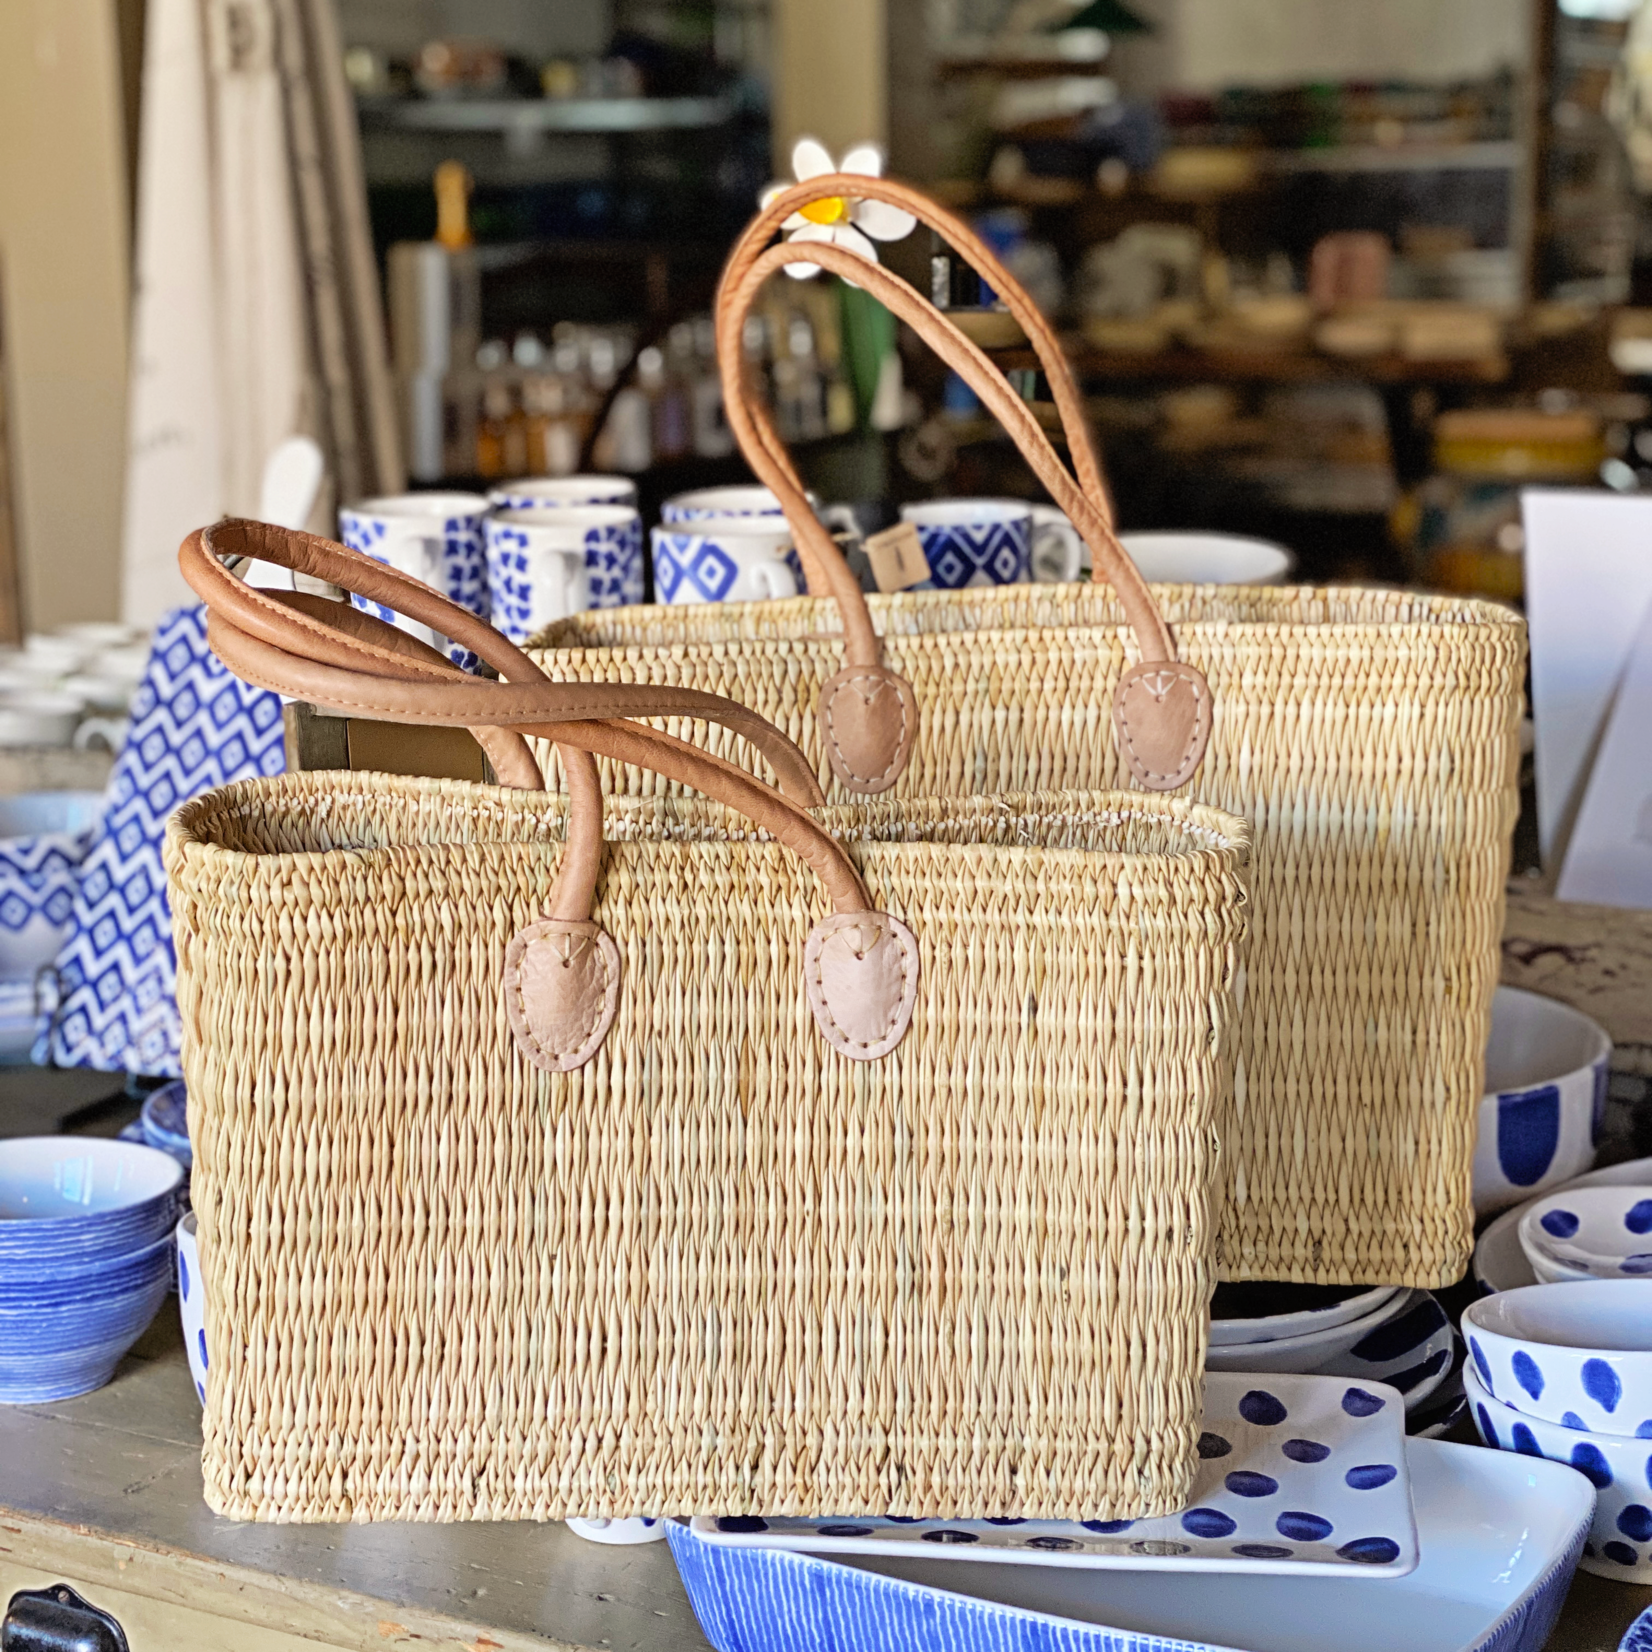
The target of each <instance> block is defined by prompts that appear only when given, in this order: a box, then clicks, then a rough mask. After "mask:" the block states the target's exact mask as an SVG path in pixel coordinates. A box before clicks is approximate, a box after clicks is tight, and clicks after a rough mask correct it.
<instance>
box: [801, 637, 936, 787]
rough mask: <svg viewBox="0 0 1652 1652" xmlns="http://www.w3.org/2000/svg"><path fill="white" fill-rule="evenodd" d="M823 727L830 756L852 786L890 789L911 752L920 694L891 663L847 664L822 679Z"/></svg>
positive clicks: (837, 771)
mask: <svg viewBox="0 0 1652 1652" xmlns="http://www.w3.org/2000/svg"><path fill="white" fill-rule="evenodd" d="M820 728H821V733H822V735H823V736H824V737H825V738H824V744H825V747H826V761H827V762H828V763H830V764H831V766H832V773H833V774H835V775H836V776H837V777H838V779H839V780H841V781H842V782H843V784H844V785H845V786H847V787H848V789H849V790H850V791H852V792H864V793H876V792H886V791H888V790H889V788H890V787H891V786H893V785H894V784H895V782H896V781H897V780H899V779H900V777H901V771H902V770H903V769H905V767H906V762H907V759H908V758H909V757H910V756H911V755H912V741H913V739H914V738H915V737H916V735H917V732H918V698H917V696H916V695H915V694H914V693H913V692H912V685H911V684H910V683H909V682H908V681H907V680H906V679H905V678H904V677H899V676H897V675H896V674H895V673H894V672H893V671H891V670H889V668H888V667H887V666H882V665H850V666H845V667H844V669H843V670H842V671H839V672H838V673H836V675H834V676H831V677H828V678H827V679H826V681H825V682H824V683H823V684H821V688H820Z"/></svg>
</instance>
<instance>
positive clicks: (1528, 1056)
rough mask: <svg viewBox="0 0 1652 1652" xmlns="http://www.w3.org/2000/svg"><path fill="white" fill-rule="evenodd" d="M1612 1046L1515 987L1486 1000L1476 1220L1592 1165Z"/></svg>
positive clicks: (1568, 1014) (1590, 1027) (1561, 1009)
mask: <svg viewBox="0 0 1652 1652" xmlns="http://www.w3.org/2000/svg"><path fill="white" fill-rule="evenodd" d="M1611 1057H1612V1040H1611V1039H1610V1038H1609V1037H1607V1035H1606V1033H1605V1031H1604V1030H1603V1029H1602V1028H1601V1027H1600V1026H1599V1025H1598V1024H1597V1023H1595V1022H1593V1021H1591V1020H1590V1019H1589V1017H1588V1016H1586V1015H1584V1014H1582V1013H1581V1012H1579V1011H1578V1010H1574V1009H1572V1008H1571V1007H1570V1005H1567V1004H1562V1003H1559V1002H1557V1001H1556V1000H1555V999H1553V998H1544V997H1543V996H1542V995H1541V994H1539V993H1535V992H1523V991H1521V990H1520V989H1519V988H1518V987H1499V988H1498V989H1497V992H1496V995H1495V996H1494V998H1493V999H1492V1006H1491V1038H1490V1040H1489V1041H1488V1043H1487V1045H1486V1093H1485V1094H1484V1095H1483V1096H1482V1097H1481V1098H1480V1114H1479V1132H1478V1135H1477V1136H1476V1138H1475V1144H1474V1213H1475V1215H1477V1216H1488V1215H1490V1214H1491V1213H1492V1212H1493V1211H1498V1210H1503V1209H1505V1208H1506V1207H1507V1206H1509V1205H1512V1204H1516V1203H1518V1202H1519V1201H1520V1200H1521V1199H1524V1198H1529V1197H1530V1196H1531V1195H1532V1194H1533V1193H1541V1192H1543V1191H1544V1190H1546V1189H1548V1188H1551V1187H1557V1186H1559V1185H1560V1184H1561V1183H1563V1182H1566V1181H1569V1180H1570V1179H1571V1178H1572V1177H1574V1176H1577V1175H1580V1174H1581V1173H1582V1172H1583V1171H1585V1170H1587V1169H1588V1168H1589V1166H1590V1165H1591V1164H1592V1163H1593V1162H1594V1157H1595V1143H1596V1140H1597V1138H1598V1137H1599V1134H1600V1123H1601V1114H1602V1111H1603V1109H1604V1107H1605V1105H1606V1084H1607V1068H1608V1065H1609V1063H1610V1061H1611Z"/></svg>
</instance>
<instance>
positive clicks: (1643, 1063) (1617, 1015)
mask: <svg viewBox="0 0 1652 1652" xmlns="http://www.w3.org/2000/svg"><path fill="white" fill-rule="evenodd" d="M1504 955H1505V971H1504V974H1505V979H1507V980H1510V981H1512V982H1514V983H1516V984H1518V985H1522V986H1531V987H1533V988H1535V989H1536V990H1538V991H1542V992H1547V993H1549V994H1551V995H1552V996H1555V997H1559V998H1564V999H1567V1000H1568V1001H1570V1002H1573V1003H1575V1004H1577V1005H1578V1007H1580V1008H1583V1009H1586V1010H1587V1011H1588V1012H1589V1013H1591V1014H1593V1015H1595V1016H1596V1017H1597V1019H1599V1020H1601V1021H1602V1022H1603V1023H1604V1024H1605V1025H1606V1027H1607V1029H1608V1031H1610V1032H1611V1033H1612V1035H1613V1038H1614V1040H1615V1041H1616V1042H1617V1046H1618V1054H1617V1056H1616V1058H1615V1062H1616V1065H1617V1067H1618V1070H1619V1071H1620V1072H1624V1073H1630V1074H1640V1075H1643V1076H1644V1075H1652V914H1648V913H1640V914H1634V913H1623V912H1617V911H1613V910H1611V909H1607V908H1589V907H1561V906H1559V904H1558V903H1556V902H1554V901H1552V900H1549V899H1548V898H1547V897H1545V896H1543V895H1541V894H1537V893H1535V892H1533V891H1529V890H1521V891H1520V892H1519V893H1518V894H1516V895H1515V896H1514V897H1512V898H1511V901H1510V907H1509V921H1508V925H1507V930H1506V938H1505V942H1504ZM200 1444H201V1430H200V1412H199V1407H198V1406H197V1404H196V1400H195V1395H194V1389H193V1386H192V1384H191V1382H190V1379H189V1374H188V1367H187V1365H186V1363H185V1360H184V1355H183V1347H182V1343H181V1340H180V1337H179V1333H178V1330H177V1319H176V1315H175V1314H173V1313H169V1312H167V1311H164V1310H163V1312H162V1313H161V1315H160V1317H159V1319H158V1320H157V1322H156V1324H155V1326H153V1327H152V1328H151V1330H150V1331H149V1333H148V1334H147V1335H146V1337H145V1338H144V1339H143V1340H142V1341H141V1342H140V1343H139V1344H138V1346H137V1348H136V1349H134V1351H133V1354H132V1355H131V1356H129V1357H128V1358H127V1360H126V1361H125V1362H124V1363H123V1365H122V1367H121V1369H120V1371H119V1373H118V1374H117V1376H116V1378H115V1381H114V1382H113V1383H111V1384H110V1386H109V1387H107V1388H105V1389H102V1390H101V1391H99V1392H98V1393H95V1394H88V1395H85V1396H83V1397H82V1398H80V1399H76V1400H66V1401H61V1402H59V1403H56V1404H52V1405H43V1406H24V1407H17V1408H6V1407H0V1599H3V1598H4V1597H5V1595H6V1594H9V1592H10V1591H11V1590H12V1589H16V1588H23V1587H31V1588H34V1587H41V1586H43V1585H45V1584H47V1583H50V1582H54V1581H57V1580H58V1579H59V1578H62V1579H65V1580H67V1581H69V1582H71V1583H75V1584H77V1585H79V1586H83V1587H84V1589H85V1592H86V1593H87V1594H88V1596H89V1597H90V1598H91V1599H93V1600H94V1601H97V1602H98V1603H99V1604H102V1605H105V1606H106V1607H108V1609H109V1610H111V1611H113V1612H115V1614H116V1615H117V1616H118V1617H119V1618H120V1619H121V1621H122V1622H123V1623H124V1624H125V1626H126V1628H127V1631H128V1634H129V1635H130V1636H131V1638H132V1652H153V1649H158V1648H162V1647H164V1648H165V1652H219V1648H221V1647H225V1646H229V1647H233V1648H234V1649H235V1652H304V1648H306V1647H308V1648H312V1649H313V1648H314V1647H315V1646H316V1645H317V1644H319V1645H321V1646H324V1647H334V1648H349V1649H350V1652H367V1649H369V1648H373V1649H379V1648H386V1647H390V1648H394V1647H403V1648H409V1647H417V1648H419V1649H420V1652H544V1649H546V1648H559V1649H560V1648H574V1647H577V1648H591V1649H599V1648H608V1649H612V1652H633V1649H634V1652H697V1649H700V1648H704V1647H705V1646H706V1645H707V1642H706V1641H705V1639H704V1637H703V1636H702V1635H701V1633H700V1630H699V1627H698V1625H697V1624H696V1622H695V1620H694V1617H693V1614H692V1612H691V1611H690V1609H689V1606H688V1602H687V1600H686V1598H685V1596H684V1594H683V1590H682V1586H681V1584H680V1583H679V1582H678V1579H677V1574H676V1569H675V1567H674V1566H673V1565H672V1562H671V1556H670V1554H669V1552H668V1550H667V1549H666V1547H665V1545H664V1544H663V1543H656V1544H650V1545H647V1546H644V1547H640V1548H604V1547H600V1546H598V1545H595V1544H591V1543H587V1542H584V1541H582V1540H581V1539H579V1538H577V1537H575V1536H574V1535H573V1534H572V1533H571V1532H570V1531H568V1530H567V1528H566V1527H564V1526H561V1525H554V1524H553V1525H544V1526H539V1525H531V1524H526V1523H523V1524H490V1525H480V1524H479V1525H455V1526H417V1525H375V1526H258V1525H242V1524H236V1523H233V1522H230V1521H225V1520H220V1519H218V1518H217V1517H216V1516H215V1515H213V1514H212V1513H211V1512H210V1511H209V1510H208V1509H207V1507H206V1505H205V1504H204V1502H203V1501H202V1500H201V1469H200ZM1376 1592H1380V1589H1378V1588H1374V1593H1376ZM1649 1605H1652V1589H1640V1588H1630V1587H1628V1586H1626V1585H1624V1584H1619V1583H1609V1582H1606V1581H1604V1580H1602V1579H1600V1578H1596V1577H1591V1576H1588V1575H1587V1574H1584V1573H1579V1574H1578V1576H1577V1578H1576V1580H1575V1581H1574V1583H1573V1586H1572V1591H1571V1595H1570V1597H1569V1598H1568V1600H1567V1603H1566V1608H1565V1611H1564V1612H1563V1614H1562V1617H1561V1620H1560V1623H1559V1625H1558V1626H1557V1628H1556V1630H1555V1633H1554V1636H1553V1637H1552V1639H1551V1641H1550V1643H1549V1648H1548V1652H1615V1648H1616V1647H1617V1644H1618V1641H1619V1638H1620V1637H1621V1635H1622V1633H1623V1630H1624V1629H1625V1627H1626V1626H1627V1625H1628V1624H1629V1622H1630V1621H1631V1620H1632V1619H1633V1618H1634V1617H1635V1616H1636V1615H1637V1614H1638V1613H1639V1612H1641V1611H1642V1610H1644V1609H1645V1608H1646V1607H1647V1606H1649ZM226 1620H227V1621H228V1624H229V1625H231V1626H233V1627H231V1628H226ZM846 1652H857V1649H853V1648H850V1649H846ZM1327 1652H1334V1649H1333V1643H1331V1642H1329V1641H1328V1642H1327ZM1396 1652H1403V1649H1402V1648H1396Z"/></svg>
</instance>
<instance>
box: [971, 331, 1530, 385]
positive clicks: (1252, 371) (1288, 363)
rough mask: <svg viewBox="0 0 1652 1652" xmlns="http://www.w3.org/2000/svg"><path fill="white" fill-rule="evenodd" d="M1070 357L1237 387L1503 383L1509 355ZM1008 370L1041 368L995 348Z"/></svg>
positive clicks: (1108, 372)
mask: <svg viewBox="0 0 1652 1652" xmlns="http://www.w3.org/2000/svg"><path fill="white" fill-rule="evenodd" d="M1064 343H1065V348H1066V351H1067V359H1068V360H1069V361H1071V362H1072V364H1073V367H1074V369H1075V370H1076V371H1077V372H1078V373H1080V374H1081V375H1083V376H1084V377H1087V378H1097V379H1117V380H1127V379H1175V380H1210V379H1216V380H1224V379H1225V380H1229V381H1231V382H1235V383H1251V384H1266V383H1269V382H1275V383H1282V384H1312V383H1320V382H1324V381H1327V380H1333V379H1358V380H1363V381H1365V382H1366V383H1370V384H1501V383H1502V382H1503V381H1504V380H1505V379H1507V378H1508V376H1509V363H1508V359H1507V357H1505V356H1496V357H1484V358H1474V359H1471V360H1463V361H1413V360H1412V359H1411V358H1409V357H1407V356H1398V355H1383V356H1328V355H1325V354H1323V353H1321V352H1320V351H1317V350H1188V349H1176V350H1142V351H1134V350H1097V349H1095V348H1094V347H1093V346H1091V345H1089V344H1086V343H1085V342H1084V341H1083V340H1082V339H1072V338H1069V339H1067V340H1065V341H1064ZM991 354H992V359H993V361H994V362H995V363H996V364H997V365H998V366H999V367H1000V368H1002V369H1003V370H1004V371H1005V372H1014V371H1015V370H1017V369H1019V368H1029V367H1031V368H1036V367H1037V366H1038V358H1037V356H1035V355H1034V354H1033V352H1032V351H1031V350H1029V349H1025V348H1017V349H1008V350H994V351H992V352H991Z"/></svg>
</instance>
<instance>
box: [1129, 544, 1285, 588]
mask: <svg viewBox="0 0 1652 1652" xmlns="http://www.w3.org/2000/svg"><path fill="white" fill-rule="evenodd" d="M1119 541H1120V543H1121V544H1122V545H1123V546H1124V548H1125V550H1127V551H1128V552H1129V553H1130V560H1131V561H1132V562H1134V563H1135V565H1136V566H1137V568H1138V569H1140V570H1141V577H1142V578H1143V579H1145V580H1147V581H1148V583H1149V584H1153V585H1282V584H1283V583H1284V582H1285V579H1286V577H1287V576H1288V575H1289V574H1290V571H1291V569H1292V568H1293V567H1294V566H1295V565H1296V559H1295V558H1294V557H1293V556H1292V555H1291V553H1290V552H1289V551H1287V550H1286V549H1285V547H1284V546H1283V545H1275V544H1274V543H1272V541H1271V540H1267V539H1245V538H1242V537H1240V536H1239V535H1238V534H1231V533H1158V532H1155V533H1127V534H1121V535H1120V536H1119Z"/></svg>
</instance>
